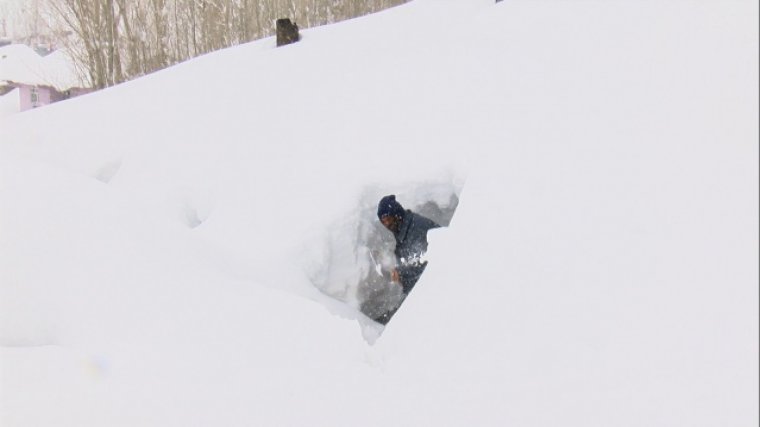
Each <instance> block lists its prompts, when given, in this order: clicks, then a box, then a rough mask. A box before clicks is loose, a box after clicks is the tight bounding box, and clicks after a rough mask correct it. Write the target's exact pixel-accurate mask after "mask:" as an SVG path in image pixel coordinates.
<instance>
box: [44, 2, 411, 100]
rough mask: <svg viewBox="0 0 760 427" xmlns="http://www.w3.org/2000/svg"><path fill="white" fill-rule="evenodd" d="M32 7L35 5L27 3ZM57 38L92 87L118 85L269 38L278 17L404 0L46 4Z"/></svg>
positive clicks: (301, 19) (366, 9)
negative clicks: (67, 36) (189, 60)
mask: <svg viewBox="0 0 760 427" xmlns="http://www.w3.org/2000/svg"><path fill="white" fill-rule="evenodd" d="M32 1H34V2H37V1H39V0H32ZM47 1H48V2H49V5H50V10H51V11H52V12H53V15H54V17H55V21H56V26H57V29H58V30H59V31H58V33H59V34H63V33H66V32H68V33H70V34H73V36H74V37H72V38H68V39H64V40H60V42H61V43H63V44H64V45H66V47H68V48H69V51H70V52H71V54H72V57H73V58H74V59H75V61H76V62H77V64H78V65H79V67H80V68H81V69H83V70H86V74H87V78H88V80H89V82H90V84H91V85H92V86H93V87H96V88H103V87H106V86H111V85H114V84H118V83H120V82H122V81H125V80H129V79H132V78H135V77H138V76H141V75H144V74H147V73H150V72H153V71H155V70H158V69H161V68H164V67H167V66H169V65H172V64H175V63H177V62H181V61H184V60H187V59H189V58H192V57H195V56H197V55H200V54H203V53H207V52H210V51H214V50H218V49H222V48H225V47H228V46H233V45H236V44H240V43H246V42H249V41H251V40H255V39H258V38H262V37H267V36H270V35H272V34H273V33H274V28H273V23H274V21H275V20H276V19H277V18H284V17H289V18H292V19H294V20H295V21H296V22H298V23H299V26H300V27H302V28H308V27H312V26H317V25H323V24H327V23H332V22H336V21H340V20H343V19H347V18H353V17H356V16H359V15H363V14H367V13H371V12H375V11H377V10H381V9H384V8H387V7H391V6H395V5H398V4H401V3H404V2H406V1H408V0H47Z"/></svg>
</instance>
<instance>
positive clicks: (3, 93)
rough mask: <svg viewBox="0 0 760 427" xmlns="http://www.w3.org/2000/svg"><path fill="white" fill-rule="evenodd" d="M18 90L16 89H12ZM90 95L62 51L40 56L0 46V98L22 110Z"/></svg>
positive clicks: (26, 49) (24, 49)
mask: <svg viewBox="0 0 760 427" xmlns="http://www.w3.org/2000/svg"><path fill="white" fill-rule="evenodd" d="M15 89H18V90H15ZM88 92H90V89H88V88H86V87H85V85H84V84H82V82H81V79H80V78H79V77H78V76H77V73H76V70H75V68H74V65H73V63H72V61H71V60H70V58H69V57H68V56H67V55H66V54H65V53H64V52H63V51H56V52H53V53H52V54H50V55H47V56H45V57H42V56H40V55H38V54H37V52H35V51H34V50H33V49H32V48H31V47H29V46H26V45H19V44H14V45H9V46H3V47H0V97H3V98H5V97H14V98H15V97H17V98H18V99H13V100H10V101H13V102H10V101H8V102H5V103H4V104H12V105H14V110H15V111H6V113H12V112H18V111H26V110H30V109H32V108H38V107H42V106H45V105H48V104H52V103H54V102H58V101H61V100H64V99H68V98H72V97H75V96H79V95H82V94H85V93H88Z"/></svg>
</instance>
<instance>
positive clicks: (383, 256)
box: [305, 182, 461, 337]
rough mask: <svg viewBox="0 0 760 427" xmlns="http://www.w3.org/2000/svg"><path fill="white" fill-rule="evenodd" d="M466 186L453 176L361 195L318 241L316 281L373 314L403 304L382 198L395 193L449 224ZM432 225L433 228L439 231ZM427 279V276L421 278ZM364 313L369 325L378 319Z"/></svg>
mask: <svg viewBox="0 0 760 427" xmlns="http://www.w3.org/2000/svg"><path fill="white" fill-rule="evenodd" d="M460 192H461V186H459V185H457V184H455V183H452V182H424V183H412V184H407V185H401V186H397V187H382V186H375V187H372V188H369V189H366V190H365V191H364V192H363V193H362V194H361V196H360V197H359V200H358V204H357V205H356V208H355V209H354V210H353V211H352V212H350V213H348V214H347V215H346V216H345V217H343V218H342V219H341V220H339V221H336V222H335V223H333V224H332V226H330V227H328V229H327V230H325V232H324V233H322V234H321V236H319V237H318V239H320V242H318V243H316V244H314V245H312V246H313V248H314V249H313V250H312V251H311V253H310V254H309V256H307V257H306V259H307V260H308V262H307V266H306V268H305V270H306V274H307V275H308V277H309V280H310V281H311V283H312V284H313V285H314V286H315V287H316V288H317V289H319V290H320V291H321V292H322V293H324V294H326V295H328V296H330V297H332V298H334V299H336V300H339V301H341V302H343V303H346V304H348V305H349V306H351V307H353V308H354V309H357V310H359V311H360V312H361V313H363V315H364V316H366V317H367V318H368V319H374V318H376V317H378V316H380V315H381V314H383V313H386V312H388V311H390V310H393V309H395V308H398V307H399V306H400V305H401V303H402V302H403V298H404V295H403V293H402V291H401V286H399V285H398V284H394V283H392V282H391V277H390V272H391V271H392V270H393V268H394V267H395V262H396V261H395V256H394V254H393V250H394V248H395V240H394V238H393V234H392V233H391V232H390V231H388V230H387V229H385V227H383V225H382V224H381V223H380V221H379V220H378V218H377V203H378V201H379V200H380V199H381V198H382V197H383V196H385V195H387V194H395V195H396V199H397V200H398V201H399V202H400V203H401V204H402V206H404V208H405V209H411V210H412V211H413V212H416V213H418V214H420V215H423V216H425V217H427V218H430V219H431V220H433V221H435V222H436V223H438V224H440V225H441V226H443V227H447V226H448V225H449V224H450V223H451V220H452V218H453V216H454V212H455V210H456V208H457V205H458V203H459V194H460ZM436 232H439V231H438V230H431V231H430V232H429V233H436ZM421 282H422V279H421ZM367 318H364V319H360V323H361V324H362V327H363V329H364V331H363V332H364V334H365V337H367V330H366V329H367V327H370V328H376V327H377V325H378V324H375V325H371V324H372V323H374V322H368V319H367Z"/></svg>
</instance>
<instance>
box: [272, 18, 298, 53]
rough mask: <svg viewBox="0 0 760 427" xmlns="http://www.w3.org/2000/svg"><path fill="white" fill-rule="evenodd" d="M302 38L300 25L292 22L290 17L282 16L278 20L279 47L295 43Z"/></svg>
mask: <svg viewBox="0 0 760 427" xmlns="http://www.w3.org/2000/svg"><path fill="white" fill-rule="evenodd" d="M300 38H301V36H299V35H298V25H297V24H295V23H293V22H290V18H280V19H278V20H277V47H280V46H285V45H286V44H291V43H295V42H297V41H298V40H299V39H300Z"/></svg>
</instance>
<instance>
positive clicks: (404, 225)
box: [393, 209, 440, 293]
mask: <svg viewBox="0 0 760 427" xmlns="http://www.w3.org/2000/svg"><path fill="white" fill-rule="evenodd" d="M438 227H440V225H438V224H436V223H435V222H433V221H432V220H430V219H428V218H425V217H424V216H422V215H418V214H416V213H414V212H412V211H410V210H408V209H407V210H406V212H405V213H404V217H403V219H402V222H401V226H400V227H399V230H398V232H396V233H394V234H393V236H394V237H395V238H396V250H395V251H394V253H395V254H396V264H397V266H396V270H397V271H398V273H399V276H400V279H401V285H402V286H403V288H404V293H409V291H410V290H411V289H412V287H413V286H414V284H415V283H417V280H419V278H420V275H422V272H423V271H424V270H425V266H426V265H427V262H422V260H421V259H420V258H421V257H422V255H423V254H425V252H426V251H427V246H428V242H427V232H428V230H430V229H432V228H438Z"/></svg>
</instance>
